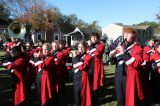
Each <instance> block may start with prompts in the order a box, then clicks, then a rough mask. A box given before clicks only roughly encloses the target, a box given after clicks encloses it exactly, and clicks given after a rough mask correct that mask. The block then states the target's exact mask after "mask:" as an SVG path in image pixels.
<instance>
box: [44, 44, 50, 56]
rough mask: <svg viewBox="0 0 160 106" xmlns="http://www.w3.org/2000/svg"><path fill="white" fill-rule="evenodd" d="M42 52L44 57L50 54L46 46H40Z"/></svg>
mask: <svg viewBox="0 0 160 106" xmlns="http://www.w3.org/2000/svg"><path fill="white" fill-rule="evenodd" d="M42 52H43V54H44V55H48V54H49V53H50V50H49V49H48V48H47V46H42Z"/></svg>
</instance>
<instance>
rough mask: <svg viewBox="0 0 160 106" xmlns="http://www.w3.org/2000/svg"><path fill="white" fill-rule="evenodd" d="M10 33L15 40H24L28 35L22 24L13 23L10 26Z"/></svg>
mask: <svg viewBox="0 0 160 106" xmlns="http://www.w3.org/2000/svg"><path fill="white" fill-rule="evenodd" d="M8 33H9V35H10V36H12V37H14V38H23V37H24V35H25V33H26V28H25V26H24V25H23V24H21V23H12V24H10V25H9V26H8Z"/></svg>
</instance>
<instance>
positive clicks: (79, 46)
mask: <svg viewBox="0 0 160 106" xmlns="http://www.w3.org/2000/svg"><path fill="white" fill-rule="evenodd" d="M85 51H86V49H85V47H84V46H83V45H82V44H79V45H78V52H80V53H85Z"/></svg>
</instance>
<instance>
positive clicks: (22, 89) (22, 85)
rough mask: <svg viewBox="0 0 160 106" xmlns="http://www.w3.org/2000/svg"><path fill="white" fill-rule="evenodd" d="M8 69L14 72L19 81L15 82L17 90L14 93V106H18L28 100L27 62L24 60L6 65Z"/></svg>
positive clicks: (17, 60)
mask: <svg viewBox="0 0 160 106" xmlns="http://www.w3.org/2000/svg"><path fill="white" fill-rule="evenodd" d="M4 65H5V66H6V67H7V69H9V70H12V71H13V73H14V74H15V76H16V78H17V80H16V82H15V84H16V85H15V86H16V89H15V91H14V105H15V106H17V105H19V104H20V103H21V102H23V101H24V100H25V98H26V82H25V76H24V73H25V69H24V67H25V61H24V59H23V58H18V59H16V60H15V61H14V62H13V63H11V62H8V63H4Z"/></svg>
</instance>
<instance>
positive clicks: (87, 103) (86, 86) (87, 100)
mask: <svg viewBox="0 0 160 106" xmlns="http://www.w3.org/2000/svg"><path fill="white" fill-rule="evenodd" d="M91 60H92V56H91V55H89V54H86V55H85V56H84V58H83V63H82V64H81V65H79V66H77V67H76V68H78V69H79V71H81V72H82V89H81V106H91V105H92V87H91V84H90V81H89V75H88V71H89V68H90V66H91ZM73 67H74V65H73Z"/></svg>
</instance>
